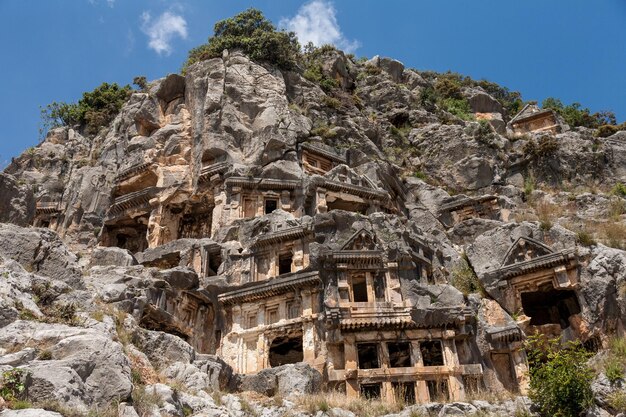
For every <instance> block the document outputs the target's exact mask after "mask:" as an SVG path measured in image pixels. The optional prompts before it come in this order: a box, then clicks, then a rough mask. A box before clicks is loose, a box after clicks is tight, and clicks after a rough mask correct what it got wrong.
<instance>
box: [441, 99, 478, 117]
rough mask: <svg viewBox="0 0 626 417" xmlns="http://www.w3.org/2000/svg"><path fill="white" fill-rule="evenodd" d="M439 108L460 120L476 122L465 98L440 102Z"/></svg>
mask: <svg viewBox="0 0 626 417" xmlns="http://www.w3.org/2000/svg"><path fill="white" fill-rule="evenodd" d="M439 106H440V107H441V108H442V109H443V110H445V111H447V112H448V113H452V114H453V115H455V116H456V117H458V118H459V119H463V120H474V115H473V114H472V109H471V108H470V105H469V102H468V101H467V100H466V99H464V98H444V99H443V100H440V101H439Z"/></svg>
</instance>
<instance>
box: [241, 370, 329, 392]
mask: <svg viewBox="0 0 626 417" xmlns="http://www.w3.org/2000/svg"><path fill="white" fill-rule="evenodd" d="M321 387H322V375H321V374H320V373H319V371H317V370H315V369H313V368H311V366H309V365H308V364H305V363H297V364H289V365H282V366H277V367H275V368H268V369H263V370H262V371H260V372H258V373H256V374H254V375H243V376H241V383H240V386H239V388H240V389H241V390H242V391H256V392H259V393H261V394H264V395H267V396H273V395H281V396H284V397H288V396H291V395H303V394H315V393H317V392H319V390H320V389H321Z"/></svg>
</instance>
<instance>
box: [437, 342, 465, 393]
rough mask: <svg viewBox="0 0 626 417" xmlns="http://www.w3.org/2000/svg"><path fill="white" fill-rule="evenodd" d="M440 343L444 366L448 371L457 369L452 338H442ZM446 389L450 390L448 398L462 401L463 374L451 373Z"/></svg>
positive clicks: (457, 362)
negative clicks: (441, 344)
mask: <svg viewBox="0 0 626 417" xmlns="http://www.w3.org/2000/svg"><path fill="white" fill-rule="evenodd" d="M442 343H443V354H444V359H445V365H446V367H447V368H448V369H449V370H450V371H453V370H455V369H458V367H459V357H458V356H457V353H456V345H455V343H454V339H444V340H443V341H442ZM448 390H449V391H450V400H452V401H462V400H463V399H464V398H465V389H464V386H463V376H462V375H460V374H456V373H454V374H451V375H450V377H449V378H448Z"/></svg>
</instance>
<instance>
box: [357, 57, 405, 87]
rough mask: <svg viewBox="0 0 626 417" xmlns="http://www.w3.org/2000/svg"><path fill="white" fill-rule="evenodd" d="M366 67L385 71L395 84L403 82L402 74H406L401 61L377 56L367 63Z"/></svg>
mask: <svg viewBox="0 0 626 417" xmlns="http://www.w3.org/2000/svg"><path fill="white" fill-rule="evenodd" d="M366 65H372V66H374V67H378V68H380V69H382V70H383V71H385V72H386V73H387V74H389V76H390V77H391V79H392V80H394V81H395V82H397V83H398V82H400V81H402V74H403V72H404V64H403V63H402V62H400V61H397V60H395V59H391V58H381V57H380V56H378V55H376V56H375V57H373V58H372V59H370V60H369V61H367V62H366Z"/></svg>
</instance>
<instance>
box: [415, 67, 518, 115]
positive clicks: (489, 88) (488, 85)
mask: <svg viewBox="0 0 626 417" xmlns="http://www.w3.org/2000/svg"><path fill="white" fill-rule="evenodd" d="M420 75H421V76H422V77H423V78H424V79H426V80H427V81H430V82H431V83H432V82H435V80H439V78H441V77H444V78H447V81H445V82H444V83H445V84H447V85H448V86H449V87H451V89H449V90H448V94H450V93H452V94H456V92H457V89H456V88H455V87H454V85H457V86H458V87H459V88H460V87H480V88H482V89H483V90H485V91H486V92H487V93H488V94H490V95H491V96H492V97H494V98H495V99H496V100H498V101H499V102H500V104H502V107H504V109H505V111H506V113H507V114H508V115H509V116H512V115H515V114H517V113H518V112H519V111H520V110H521V109H522V107H523V106H524V101H523V100H522V95H521V94H520V93H519V92H517V91H510V90H509V89H508V88H506V87H502V86H500V85H498V84H496V83H493V82H491V81H487V80H484V79H483V80H478V81H477V80H473V79H472V78H470V77H467V76H464V75H461V74H458V73H455V72H447V73H445V74H440V73H436V72H434V71H424V72H420Z"/></svg>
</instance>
